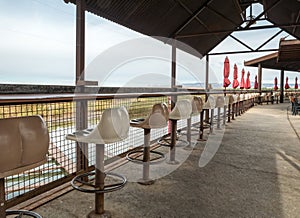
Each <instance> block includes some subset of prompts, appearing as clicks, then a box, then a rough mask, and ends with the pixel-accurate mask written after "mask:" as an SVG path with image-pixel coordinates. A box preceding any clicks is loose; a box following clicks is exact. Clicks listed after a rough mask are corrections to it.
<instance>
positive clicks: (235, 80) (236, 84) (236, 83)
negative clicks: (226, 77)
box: [232, 64, 239, 89]
mask: <svg viewBox="0 0 300 218" xmlns="http://www.w3.org/2000/svg"><path fill="white" fill-rule="evenodd" d="M237 78H238V69H237V66H236V64H234V67H233V83H232V87H233V88H234V89H236V88H237V87H238V86H239V81H238V80H237Z"/></svg>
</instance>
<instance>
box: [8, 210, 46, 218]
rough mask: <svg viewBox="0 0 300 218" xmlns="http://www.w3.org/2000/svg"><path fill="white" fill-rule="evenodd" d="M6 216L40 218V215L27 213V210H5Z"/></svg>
mask: <svg viewBox="0 0 300 218" xmlns="http://www.w3.org/2000/svg"><path fill="white" fill-rule="evenodd" d="M5 213H6V216H9V215H17V216H16V217H20V218H21V217H23V215H24V217H35V218H42V216H41V215H39V214H37V213H35V212H32V211H28V210H7V211H6V212H5Z"/></svg>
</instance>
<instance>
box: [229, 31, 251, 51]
mask: <svg viewBox="0 0 300 218" xmlns="http://www.w3.org/2000/svg"><path fill="white" fill-rule="evenodd" d="M229 36H230V37H231V38H233V39H234V40H235V41H237V42H238V43H240V44H241V45H243V46H245V47H246V48H248V49H249V50H250V51H254V49H253V48H251V47H250V46H249V45H247V44H246V43H244V42H242V41H241V40H239V39H238V38H236V37H235V36H233V35H229Z"/></svg>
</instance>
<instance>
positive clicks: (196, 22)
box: [65, 0, 300, 56]
mask: <svg viewBox="0 0 300 218" xmlns="http://www.w3.org/2000/svg"><path fill="white" fill-rule="evenodd" d="M65 1H66V2H72V3H73V4H76V0H65ZM86 2H87V5H86V9H87V11H89V12H92V13H94V14H96V15H98V16H101V17H103V18H106V19H109V20H111V21H113V22H115V23H118V24H120V25H122V26H125V27H128V28H130V29H132V30H135V31H137V32H140V33H143V34H145V35H149V36H160V37H168V38H176V37H178V38H177V39H178V40H179V41H181V42H183V43H186V44H187V45H189V46H191V47H192V48H194V49H195V50H197V51H198V52H199V53H200V54H201V55H206V54H207V53H209V52H210V51H211V50H212V49H213V48H214V47H215V46H217V45H218V44H219V43H220V42H221V41H222V40H223V39H225V38H226V37H227V36H228V35H229V34H231V33H232V32H233V31H234V30H236V28H238V27H239V26H240V25H241V24H242V23H243V16H245V14H244V13H243V11H244V10H245V9H246V8H247V7H248V6H249V5H250V4H251V3H256V2H260V3H262V4H263V5H264V8H265V9H268V10H267V19H268V20H269V21H270V22H272V23H274V24H276V25H287V24H295V23H296V24H297V23H299V19H300V12H299V11H300V10H299V9H300V2H299V0H226V1H224V0H161V1H159V0H124V1H121V0H86ZM224 30H226V31H225V32H224ZM227 30H228V32H227ZM284 30H286V31H287V32H288V33H290V34H291V35H293V36H295V37H296V38H298V39H300V27H297V26H292V27H285V28H284ZM216 32H217V33H216ZM195 33H201V34H197V36H193V37H180V36H182V35H185V36H186V35H193V34H195ZM202 33H204V34H202ZM206 33H207V34H206ZM167 42H168V43H169V42H170V41H167ZM182 49H183V50H185V49H186V48H182ZM188 52H190V51H188ZM194 55H195V54H194ZM201 55H200V56H201ZM198 56H199V55H198Z"/></svg>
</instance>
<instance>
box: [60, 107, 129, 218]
mask: <svg viewBox="0 0 300 218" xmlns="http://www.w3.org/2000/svg"><path fill="white" fill-rule="evenodd" d="M128 131H129V116H128V112H127V110H126V108H125V107H120V108H110V109H106V110H105V111H104V112H103V114H102V117H101V119H100V122H99V123H98V124H97V126H96V128H94V129H86V130H80V131H77V132H75V133H72V134H68V135H67V136H66V139H69V140H72V141H76V142H81V143H93V144H95V145H96V163H95V171H94V172H88V173H83V174H81V175H78V176H76V177H74V178H73V180H72V181H71V185H72V186H73V188H75V189H76V190H78V191H81V192H86V193H94V194H95V210H93V211H91V212H90V213H89V214H88V217H90V218H93V217H96V216H97V217H98V216H100V215H101V216H103V217H110V216H111V215H110V212H109V211H105V210H104V193H107V192H112V191H116V190H119V189H121V188H123V187H124V186H125V184H126V182H127V179H126V177H125V176H122V175H119V174H117V173H112V172H104V147H105V144H110V143H114V142H119V141H122V140H124V139H126V138H127V137H128ZM92 175H95V182H94V184H92V183H91V182H89V181H88V182H87V181H86V179H89V176H92ZM106 177H113V178H114V179H116V180H118V181H119V182H117V183H114V184H109V185H105V183H104V180H105V178H106ZM77 184H79V185H77ZM81 184H83V185H86V186H87V187H89V188H85V187H80V185H81Z"/></svg>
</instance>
